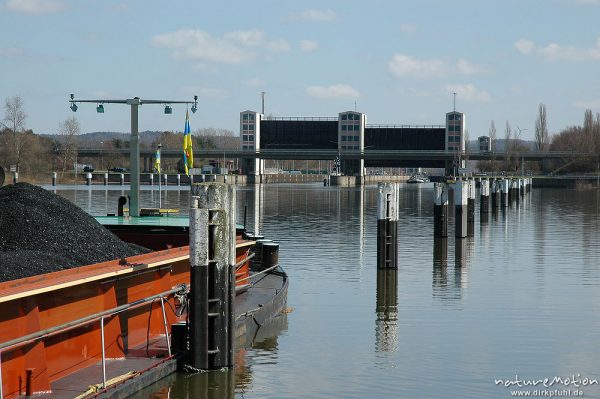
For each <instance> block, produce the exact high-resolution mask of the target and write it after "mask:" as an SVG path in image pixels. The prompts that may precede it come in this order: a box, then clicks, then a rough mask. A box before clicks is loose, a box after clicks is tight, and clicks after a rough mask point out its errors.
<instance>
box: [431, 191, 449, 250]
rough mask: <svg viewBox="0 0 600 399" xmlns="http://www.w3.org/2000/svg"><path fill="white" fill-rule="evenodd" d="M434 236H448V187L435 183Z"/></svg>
mask: <svg viewBox="0 0 600 399" xmlns="http://www.w3.org/2000/svg"><path fill="white" fill-rule="evenodd" d="M433 236H434V237H438V238H442V237H448V187H447V186H446V183H433Z"/></svg>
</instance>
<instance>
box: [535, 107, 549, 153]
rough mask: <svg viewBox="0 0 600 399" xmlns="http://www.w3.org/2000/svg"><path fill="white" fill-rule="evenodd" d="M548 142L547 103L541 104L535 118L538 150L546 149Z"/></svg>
mask: <svg viewBox="0 0 600 399" xmlns="http://www.w3.org/2000/svg"><path fill="white" fill-rule="evenodd" d="M548 144H549V142H548V121H547V114H546V105H545V104H540V106H539V108H538V117H537V119H536V120H535V146H536V149H537V150H538V151H545V150H546V149H547V148H548Z"/></svg>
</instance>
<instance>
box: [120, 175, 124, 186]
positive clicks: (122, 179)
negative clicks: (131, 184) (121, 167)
mask: <svg viewBox="0 0 600 399" xmlns="http://www.w3.org/2000/svg"><path fill="white" fill-rule="evenodd" d="M120 182H121V185H122V186H124V185H125V173H121V177H120Z"/></svg>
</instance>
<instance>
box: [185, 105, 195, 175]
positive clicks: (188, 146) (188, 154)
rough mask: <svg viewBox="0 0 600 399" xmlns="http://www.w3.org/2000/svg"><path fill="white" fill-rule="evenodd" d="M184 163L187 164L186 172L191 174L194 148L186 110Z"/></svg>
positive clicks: (188, 115) (188, 114)
mask: <svg viewBox="0 0 600 399" xmlns="http://www.w3.org/2000/svg"><path fill="white" fill-rule="evenodd" d="M183 164H184V165H185V174H186V175H189V174H190V173H189V170H190V169H191V168H193V167H194V150H193V149H192V130H191V129H190V113H189V112H188V111H186V112H185V129H184V130H183Z"/></svg>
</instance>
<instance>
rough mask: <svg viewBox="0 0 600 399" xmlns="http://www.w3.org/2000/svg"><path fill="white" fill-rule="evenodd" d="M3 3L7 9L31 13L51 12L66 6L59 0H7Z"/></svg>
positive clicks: (62, 9)
mask: <svg viewBox="0 0 600 399" xmlns="http://www.w3.org/2000/svg"><path fill="white" fill-rule="evenodd" d="M4 5H5V7H6V9H7V10H9V11H13V12H18V13H23V14H31V15H41V14H52V13H55V12H60V11H64V10H65V9H66V8H67V7H66V4H65V3H64V2H62V1H59V0H8V1H7V2H6V3H5V4H4Z"/></svg>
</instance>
